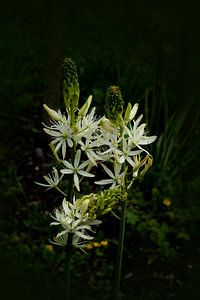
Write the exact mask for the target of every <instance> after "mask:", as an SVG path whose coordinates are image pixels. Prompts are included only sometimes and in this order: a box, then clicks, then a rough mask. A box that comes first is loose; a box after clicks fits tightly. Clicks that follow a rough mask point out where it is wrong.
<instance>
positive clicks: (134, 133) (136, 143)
mask: <svg viewBox="0 0 200 300" xmlns="http://www.w3.org/2000/svg"><path fill="white" fill-rule="evenodd" d="M142 117H143V116H142V115H140V116H139V117H138V119H137V120H136V121H134V120H133V122H134V124H133V126H130V128H128V127H127V126H125V134H127V135H128V137H129V140H128V143H129V145H130V146H131V147H138V148H139V149H141V150H143V151H145V152H146V153H147V154H148V155H149V153H148V151H147V150H145V149H144V148H143V147H141V145H142V146H143V145H148V144H151V143H153V142H154V141H155V140H156V138H157V136H155V135H153V136H146V133H145V127H146V124H145V123H143V124H141V125H139V123H140V121H141V119H142Z"/></svg>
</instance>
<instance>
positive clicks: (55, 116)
mask: <svg viewBox="0 0 200 300" xmlns="http://www.w3.org/2000/svg"><path fill="white" fill-rule="evenodd" d="M43 108H44V109H45V110H46V112H47V113H48V115H49V116H50V117H51V118H52V119H53V120H56V121H61V116H59V114H58V113H57V112H56V111H55V110H53V109H51V108H49V107H48V106H47V105H46V104H43Z"/></svg>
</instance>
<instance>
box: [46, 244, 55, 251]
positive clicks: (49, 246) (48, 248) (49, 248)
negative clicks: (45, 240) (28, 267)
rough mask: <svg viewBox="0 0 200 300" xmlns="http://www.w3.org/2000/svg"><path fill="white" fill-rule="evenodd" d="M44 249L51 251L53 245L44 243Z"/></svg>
mask: <svg viewBox="0 0 200 300" xmlns="http://www.w3.org/2000/svg"><path fill="white" fill-rule="evenodd" d="M45 250H47V251H49V252H52V251H53V246H52V245H50V244H48V245H45Z"/></svg>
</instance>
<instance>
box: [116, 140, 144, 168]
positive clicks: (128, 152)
mask: <svg viewBox="0 0 200 300" xmlns="http://www.w3.org/2000/svg"><path fill="white" fill-rule="evenodd" d="M141 152H142V150H135V151H132V149H131V147H130V145H129V143H128V139H126V138H125V137H123V139H122V149H121V150H120V149H116V150H115V153H116V159H117V161H118V162H119V163H120V164H123V163H124V162H125V161H127V162H128V163H129V164H130V165H131V166H132V167H133V166H134V161H133V157H134V156H135V155H138V154H140V153H141Z"/></svg>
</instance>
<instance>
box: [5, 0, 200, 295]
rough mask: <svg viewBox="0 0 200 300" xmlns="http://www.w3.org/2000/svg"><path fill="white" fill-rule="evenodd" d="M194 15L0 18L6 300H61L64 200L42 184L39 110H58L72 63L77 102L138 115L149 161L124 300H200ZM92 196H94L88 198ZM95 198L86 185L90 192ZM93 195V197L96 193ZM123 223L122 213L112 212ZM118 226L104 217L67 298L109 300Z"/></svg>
mask: <svg viewBox="0 0 200 300" xmlns="http://www.w3.org/2000/svg"><path fill="white" fill-rule="evenodd" d="M198 11H199V10H198V8H197V7H196V6H194V5H192V3H190V6H184V4H183V3H182V4H181V5H179V4H178V3H173V5H172V4H170V2H167V3H166V5H164V4H163V6H162V7H160V6H158V5H156V4H153V3H152V2H150V1H148V2H147V3H144V2H143V1H127V0H124V1H113V0H110V1H100V0H96V1H91V0H82V1H72V0H69V1H67V0H58V1H53V0H48V1H47V0H46V1H45V0H43V1H39V0H36V1H29V2H27V1H25V0H18V1H12V2H7V3H4V7H3V9H2V10H1V18H0V36H1V39H0V79H1V80H0V100H1V102H0V103H1V107H0V136H1V143H0V162H1V168H0V188H1V193H0V226H1V231H0V237H1V238H0V246H1V247H0V265H1V281H0V282H1V285H2V286H1V293H2V294H3V297H2V299H11V298H13V297H15V298H17V299H18V298H19V299H35V298H36V297H37V298H38V299H48V300H52V299H58V298H59V297H62V295H63V288H64V282H63V277H64V253H63V249H61V248H59V247H54V246H52V245H51V244H50V243H49V238H50V236H51V231H50V228H49V223H50V217H49V212H51V211H52V210H53V208H54V207H55V206H56V205H58V203H60V201H61V198H59V196H58V195H57V194H56V193H55V192H54V191H52V190H50V191H48V192H44V190H43V189H42V188H40V187H39V186H37V185H35V184H34V181H39V182H41V181H42V180H43V179H42V176H43V175H45V174H46V173H47V172H48V171H49V170H50V166H52V164H53V158H52V156H51V153H50V149H49V147H48V142H49V141H48V138H47V137H46V135H45V133H44V132H43V130H42V127H43V125H42V122H43V121H44V120H45V119H46V117H45V115H44V113H43V110H42V104H43V103H46V104H48V105H49V106H51V107H52V108H54V109H58V108H63V102H62V93H61V79H60V64H61V62H62V60H63V58H64V57H71V58H72V59H73V60H74V61H75V62H76V64H77V67H78V74H79V83H80V88H81V97H80V102H81V103H83V102H84V101H85V100H86V98H87V97H88V96H89V95H90V94H92V95H93V97H94V100H93V101H94V102H93V104H94V105H95V106H96V107H97V113H99V114H103V105H104V100H105V94H106V90H107V87H108V86H109V85H111V84H115V85H119V86H120V87H121V91H122V94H123V98H124V101H125V103H128V102H131V103H132V104H134V103H135V102H138V103H139V104H140V110H141V112H143V113H144V119H145V120H146V122H147V123H148V131H149V132H150V134H151V135H154V134H156V135H158V139H157V141H156V142H155V143H154V144H153V145H152V146H151V148H149V151H150V152H151V153H152V155H153V158H154V162H153V166H152V168H151V170H150V171H149V173H148V174H147V175H146V176H145V178H144V180H142V181H138V182H137V183H136V184H135V186H134V187H133V189H132V190H131V193H130V196H129V199H128V213H127V220H126V222H127V224H126V237H125V249H124V260H123V270H122V289H121V299H135V300H142V299H145V300H149V299H152V300H157V299H161V297H162V299H163V300H165V299H166V300H167V299H188V298H190V299H193V300H194V299H199V297H200V290H199V278H200V240H199V225H200V218H199V216H200V206H199V201H200V200H199V184H200V180H199V179H200V174H199V167H200V160H199V157H200V153H199V149H200V147H199V146H200V139H199V121H200V119H199V117H200V111H199V95H200V86H199V78H200V76H199V75H200V57H199V52H200V43H199V36H200V35H199V23H198V17H199V16H198ZM89 188H90V190H89ZM84 189H85V191H86V192H87V191H91V186H90V187H89V186H88V185H87V184H85V186H84ZM92 189H93V191H95V187H92ZM117 213H118V212H117ZM118 225H119V221H118V220H117V219H116V218H114V217H112V216H106V217H105V220H104V223H103V226H101V227H100V228H99V230H98V234H97V237H96V239H95V243H92V244H91V245H90V246H89V247H88V254H87V255H85V254H83V253H81V252H79V251H76V252H75V253H74V255H73V264H72V299H78V300H79V299H83V300H84V299H85V300H87V299H88V300H90V299H111V296H110V295H111V291H112V284H113V271H114V267H113V266H114V264H115V254H116V245H117V239H118V234H117V232H118Z"/></svg>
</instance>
